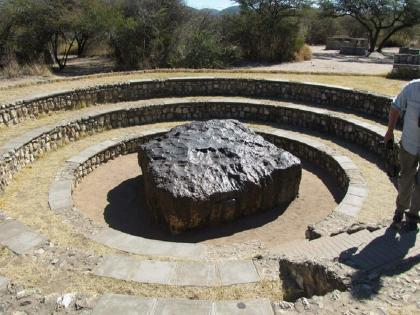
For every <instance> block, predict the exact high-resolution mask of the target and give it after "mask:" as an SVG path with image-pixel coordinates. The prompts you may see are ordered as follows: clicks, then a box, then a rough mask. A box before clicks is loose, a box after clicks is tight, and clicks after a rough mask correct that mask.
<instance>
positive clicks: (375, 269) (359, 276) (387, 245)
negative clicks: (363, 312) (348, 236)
mask: <svg viewBox="0 0 420 315" xmlns="http://www.w3.org/2000/svg"><path fill="white" fill-rule="evenodd" d="M416 239H417V232H415V231H404V230H403V231H401V232H397V231H396V230H394V229H393V228H388V229H387V230H386V231H385V233H384V234H383V235H381V236H379V237H377V238H375V239H374V240H372V241H371V242H370V243H369V244H367V245H366V246H364V247H363V248H362V249H361V250H360V251H359V252H358V250H359V248H357V247H353V248H350V249H348V250H346V251H343V252H342V253H341V254H340V257H339V262H340V263H343V264H345V265H348V266H350V267H352V268H354V269H355V270H356V272H355V273H354V274H352V276H351V287H352V290H351V292H352V295H353V296H354V297H355V298H357V299H371V298H372V297H374V296H375V295H377V294H378V292H379V290H380V289H381V288H382V287H383V281H382V278H383V277H392V276H396V275H399V274H402V273H404V272H406V271H408V270H410V269H411V268H412V267H413V266H415V265H416V264H418V263H419V262H420V254H417V255H411V256H410V255H409V256H408V257H407V254H408V253H409V251H410V249H411V248H413V247H414V246H415V245H416ZM362 246H363V245H362Z"/></svg>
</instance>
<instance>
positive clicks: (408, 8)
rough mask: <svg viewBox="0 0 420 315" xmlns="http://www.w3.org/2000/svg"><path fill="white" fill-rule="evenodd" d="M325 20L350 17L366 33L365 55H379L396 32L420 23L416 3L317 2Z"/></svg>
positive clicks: (382, 0)
mask: <svg viewBox="0 0 420 315" xmlns="http://www.w3.org/2000/svg"><path fill="white" fill-rule="evenodd" d="M320 4H321V7H322V8H323V10H324V12H325V13H326V15H329V16H350V17H352V18H353V19H355V20H356V21H358V22H359V23H360V24H361V25H362V26H363V27H364V29H365V30H366V32H367V35H368V38H369V45H370V47H369V51H370V52H373V51H374V50H375V48H376V49H377V51H379V52H380V51H381V50H382V48H383V47H384V45H385V43H386V41H387V40H389V39H390V38H391V37H392V36H393V35H394V34H395V33H396V32H399V31H401V30H403V29H406V28H409V27H412V26H414V25H416V24H419V23H420V0H375V1H373V0H321V1H320Z"/></svg>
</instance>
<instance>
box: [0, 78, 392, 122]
mask: <svg viewBox="0 0 420 315" xmlns="http://www.w3.org/2000/svg"><path fill="white" fill-rule="evenodd" d="M180 96H244V97H257V98H269V99H276V100H283V101H294V102H303V103H308V104H311V105H317V106H328V107H331V108H339V109H341V110H343V109H345V110H349V111H351V112H354V113H359V114H362V115H367V116H371V117H375V118H377V119H380V120H382V121H386V120H387V118H388V110H389V107H390V104H391V101H392V100H391V98H389V97H386V96H382V95H377V94H373V93H368V92H363V91H358V90H355V89H349V88H343V87H336V86H327V85H321V84H316V83H304V82H292V81H284V80H263V79H238V78H215V77H184V78H170V79H164V80H135V81H128V82H124V83H118V84H112V85H101V86H94V87H88V88H86V89H77V90H68V91H58V92H55V93H48V94H43V95H39V96H36V97H33V98H32V99H27V100H22V101H17V102H15V103H12V104H3V105H0V127H1V126H2V125H12V124H18V123H19V122H21V121H23V120H25V119H28V118H31V117H37V116H38V115H40V114H45V113H49V112H53V111H60V110H72V109H75V108H80V107H85V106H91V105H95V104H104V103H117V102H126V101H136V100H140V99H149V98H157V97H180Z"/></svg>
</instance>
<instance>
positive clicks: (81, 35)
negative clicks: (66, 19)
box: [72, 0, 114, 57]
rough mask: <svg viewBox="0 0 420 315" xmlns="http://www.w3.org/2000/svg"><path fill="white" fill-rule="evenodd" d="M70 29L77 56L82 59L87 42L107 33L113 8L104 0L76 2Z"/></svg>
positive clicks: (80, 0) (78, 0)
mask: <svg viewBox="0 0 420 315" xmlns="http://www.w3.org/2000/svg"><path fill="white" fill-rule="evenodd" d="M75 7H76V10H75V11H76V12H75V14H74V15H73V17H72V18H73V21H72V28H73V29H74V38H75V40H76V42H77V55H78V57H82V56H83V53H84V51H85V48H86V44H87V42H88V41H89V40H91V39H93V38H95V37H99V36H102V35H104V34H106V33H107V31H108V30H109V27H110V23H112V21H113V15H114V12H113V8H112V6H111V5H110V3H109V2H106V1H104V0H76V1H75Z"/></svg>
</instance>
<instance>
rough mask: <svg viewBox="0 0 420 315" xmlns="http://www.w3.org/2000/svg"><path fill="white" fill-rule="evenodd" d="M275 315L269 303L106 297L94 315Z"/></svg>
mask: <svg viewBox="0 0 420 315" xmlns="http://www.w3.org/2000/svg"><path fill="white" fill-rule="evenodd" d="M116 314H130V315H136V314H139V315H152V314H153V315H179V314H182V315H201V314H208V315H256V314H258V315H274V312H273V309H272V307H271V304H270V301H269V300H268V299H261V300H250V301H215V302H212V301H202V300H186V299H139V298H136V297H132V296H124V295H104V296H102V297H101V299H100V300H99V302H98V304H97V305H96V307H95V308H94V310H93V314H92V315H116Z"/></svg>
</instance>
